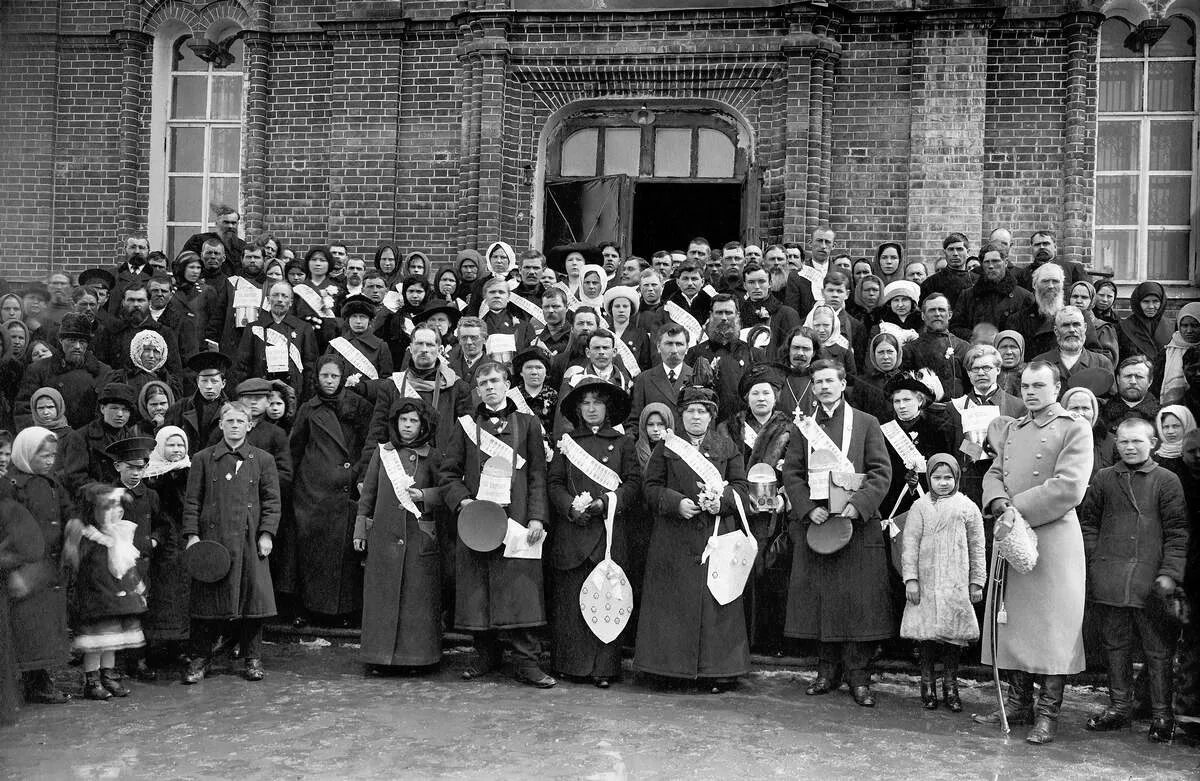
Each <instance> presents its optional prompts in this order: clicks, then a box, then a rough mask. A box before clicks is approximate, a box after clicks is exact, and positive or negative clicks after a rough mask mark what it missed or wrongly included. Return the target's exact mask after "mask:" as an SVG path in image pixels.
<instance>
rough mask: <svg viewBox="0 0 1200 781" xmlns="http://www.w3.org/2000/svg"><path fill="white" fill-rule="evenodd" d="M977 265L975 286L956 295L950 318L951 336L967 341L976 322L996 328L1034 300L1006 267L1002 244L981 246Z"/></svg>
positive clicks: (1006, 257) (1006, 262)
mask: <svg viewBox="0 0 1200 781" xmlns="http://www.w3.org/2000/svg"><path fill="white" fill-rule="evenodd" d="M979 267H980V271H982V272H983V274H982V276H981V277H980V278H979V280H978V281H977V282H976V283H975V284H974V286H972V287H969V288H967V289H966V290H964V291H963V292H962V293H960V294H959V296H958V301H957V303H955V305H954V318H953V319H952V320H951V321H950V330H951V331H952V332H953V333H954V335H955V336H957V337H958V338H960V339H966V340H968V341H970V339H971V331H972V329H973V328H974V327H975V325H976V324H977V323H991V324H992V325H994V326H996V328H999V327H1000V326H1002V325H1003V324H1004V323H1005V322H1006V321H1007V320H1008V317H1009V315H1011V314H1012V313H1013V312H1017V311H1020V310H1021V309H1023V308H1024V307H1025V306H1026V305H1028V304H1029V302H1030V301H1032V300H1033V294H1032V293H1030V292H1029V291H1028V290H1026V289H1025V288H1023V287H1021V286H1020V285H1018V284H1017V277H1016V275H1015V274H1014V273H1013V271H1012V269H1010V268H1009V266H1008V251H1007V250H1006V249H1005V248H1004V247H1003V246H1001V245H999V244H991V243H989V244H985V245H983V249H981V250H979Z"/></svg>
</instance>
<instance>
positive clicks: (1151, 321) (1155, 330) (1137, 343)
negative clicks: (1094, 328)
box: [1118, 281, 1171, 361]
mask: <svg viewBox="0 0 1200 781" xmlns="http://www.w3.org/2000/svg"><path fill="white" fill-rule="evenodd" d="M1146 296H1158V300H1159V301H1161V302H1162V303H1161V304H1160V306H1159V307H1158V314H1156V315H1155V316H1154V317H1146V315H1145V314H1143V313H1142V299H1143V298H1145V297H1146ZM1129 309H1130V312H1129V317H1126V318H1124V319H1123V320H1121V322H1120V325H1119V326H1118V327H1119V328H1120V329H1121V330H1120V335H1121V338H1122V340H1123V341H1124V342H1125V343H1126V344H1128V345H1130V346H1132V347H1133V348H1135V349H1136V351H1137V352H1140V353H1141V354H1142V355H1145V356H1146V357H1147V358H1149V359H1150V360H1152V361H1153V360H1154V359H1155V358H1157V357H1158V354H1159V352H1161V351H1162V348H1163V347H1165V346H1166V344H1167V343H1168V342H1170V341H1171V327H1170V326H1169V325H1167V323H1166V322H1165V321H1164V319H1163V315H1165V314H1166V312H1167V294H1166V291H1165V290H1164V289H1163V286H1162V285H1160V284H1159V283H1157V282H1152V281H1146V282H1143V283H1141V284H1140V285H1138V286H1137V287H1135V288H1134V289H1133V293H1132V294H1130V296H1129ZM1122 352H1124V350H1122ZM1131 354H1132V353H1131Z"/></svg>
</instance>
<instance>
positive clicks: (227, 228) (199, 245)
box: [183, 206, 246, 274]
mask: <svg viewBox="0 0 1200 781" xmlns="http://www.w3.org/2000/svg"><path fill="white" fill-rule="evenodd" d="M241 221H242V215H240V214H238V212H237V210H236V209H233V208H230V207H228V206H218V207H217V229H216V231H210V232H208V233H196V234H193V235H192V236H191V237H190V238H189V239H188V240H187V242H186V243H185V244H184V245H183V250H190V251H191V252H195V253H196V254H197V255H199V256H200V257H201V258H203V257H204V252H203V247H204V242H206V241H208V240H209V239H216V240H217V241H219V242H220V243H221V247H222V249H223V250H224V257H223V259H224V260H226V261H228V264H229V265H228V266H227V267H226V269H225V270H226V273H227V274H232V273H233V270H234V269H235V268H237V267H238V265H239V264H240V263H241V261H242V251H243V250H244V249H246V242H244V241H242V240H241V239H240V238H238V224H239V223H241Z"/></svg>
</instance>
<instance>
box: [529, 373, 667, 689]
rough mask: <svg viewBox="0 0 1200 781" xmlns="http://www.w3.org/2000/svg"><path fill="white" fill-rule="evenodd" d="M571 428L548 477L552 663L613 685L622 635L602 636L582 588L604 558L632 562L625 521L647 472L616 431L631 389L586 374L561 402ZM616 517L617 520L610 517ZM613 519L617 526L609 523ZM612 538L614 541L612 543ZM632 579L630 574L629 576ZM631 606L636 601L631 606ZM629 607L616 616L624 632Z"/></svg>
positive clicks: (632, 518) (629, 441)
mask: <svg viewBox="0 0 1200 781" xmlns="http://www.w3.org/2000/svg"><path fill="white" fill-rule="evenodd" d="M561 408H562V412H563V414H564V415H565V416H566V418H567V420H569V421H570V422H571V424H572V426H573V429H572V430H571V431H570V433H568V434H564V435H563V439H562V441H561V442H560V447H559V450H558V452H557V453H556V454H555V456H554V460H553V461H552V462H551V464H550V470H549V474H548V476H547V486H548V490H549V495H550V496H549V498H550V504H551V506H552V507H553V508H554V514H555V522H554V528H555V530H556V532H555V534H553V535H551V536H550V538H549V539H548V541H547V542H548V547H549V551H548V555H547V562H546V563H547V565H548V567H549V575H550V588H549V596H550V606H549V607H550V611H549V612H550V615H551V616H553V619H554V620H553V621H551V623H550V627H551V641H552V647H553V668H554V669H555V670H557V671H558V673H560V674H562V675H566V676H570V677H574V678H583V679H587V680H590V681H591V682H592V683H593V684H594V685H595V686H597V687H598V688H601V689H607V688H608V686H609V682H610V681H611V680H612V679H614V678H619V677H620V675H621V643H620V641H619V639H613V640H611V641H609V642H604V641H602V640H601V639H600V638H598V637H597V636H596V635H595V634H593V633H592V631H591V630H590V629H588V623H587V621H586V620H585V618H584V616H583V614H582V613H581V612H580V601H581V593H582V592H581V589H582V588H583V586H584V584H585V582H586V581H587V579H588V576H589V575H591V573H592V570H594V569H595V568H596V565H597V564H599V563H600V562H601V561H604V560H605V558H606V553H608V549H609V545H610V544H611V548H612V549H611V559H612V560H613V561H615V562H616V563H617V564H618V565H619V566H627V565H628V563H629V562H628V559H627V558H626V555H625V553H626V541H627V540H628V537H629V535H628V529H627V526H628V525H630V524H634V523H637V522H638V521H637V519H638V518H639V517H644V516H640V515H639V514H638V513H637V512H635V511H636V509H637V508H638V505H639V504H640V501H639V500H640V498H641V489H642V470H641V468H640V465H639V464H638V460H637V455H636V453H635V450H634V443H633V437H631V436H629V435H627V434H622V433H621V432H619V431H617V430H616V429H614V428H613V427H614V426H617V425H620V424H621V423H623V422H624V421H625V418H626V417H627V416H628V415H629V395H628V394H627V393H626V392H625V391H623V390H621V389H620V388H618V387H616V386H614V385H612V384H610V383H607V382H605V381H604V380H601V379H598V378H585V379H583V380H581V381H580V383H579V384H578V385H576V386H575V387H574V388H572V389H571V391H570V392H569V393H568V394H567V395H566V397H565V398H564V399H563V401H562V405H561ZM610 519H611V520H610ZM610 523H611V526H612V528H611V529H609V528H608V526H609V524H610ZM610 541H611V542H610ZM627 577H628V576H627ZM631 607H632V605H631ZM630 619H631V613H626V614H625V615H623V616H620V615H618V616H616V617H615V619H614V620H619V621H621V625H622V633H623V632H624V628H625V627H627V626H628V625H629V622H630Z"/></svg>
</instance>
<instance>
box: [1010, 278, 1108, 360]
mask: <svg viewBox="0 0 1200 781" xmlns="http://www.w3.org/2000/svg"><path fill="white" fill-rule="evenodd" d="M1063 279H1064V272H1063V268H1062V266H1060V265H1058V264H1057V263H1045V264H1043V265H1042V266H1040V267H1039V268H1038V269H1037V270H1036V271H1034V272H1033V275H1032V284H1033V301H1031V302H1029V303H1028V304H1026V305H1025V307H1024V308H1023V309H1020V310H1018V311H1016V312H1013V313H1012V314H1011V315H1009V317H1008V322H1007V323H1005V325H1004V327H1003V328H1001V329H1000V330H1002V331H1004V330H1012V331H1016V332H1017V333H1019V334H1021V336H1023V337H1025V360H1027V361H1032V360H1033V359H1034V358H1035V357H1037V356H1039V355H1041V354H1042V353H1045V352H1049V351H1051V350H1053V349H1054V348H1055V347H1057V343H1058V339H1057V337H1056V336H1055V335H1054V316H1055V315H1056V314H1058V310H1060V309H1062V308H1063V307H1064V306H1065V305H1066V301H1065V299H1064V297H1063ZM1083 346H1084V347H1086V348H1087V349H1089V350H1095V351H1099V350H1100V349H1101V345H1100V339H1099V337H1098V336H1097V335H1096V329H1095V328H1093V327H1092V325H1091V324H1090V323H1089V324H1088V325H1087V330H1086V332H1085V333H1084V336H1083Z"/></svg>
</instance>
